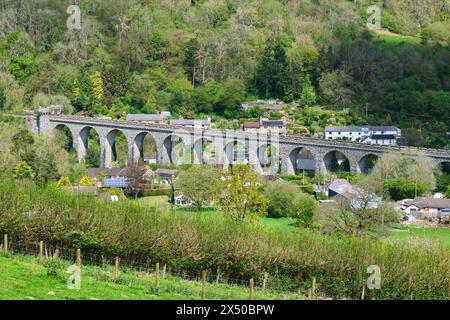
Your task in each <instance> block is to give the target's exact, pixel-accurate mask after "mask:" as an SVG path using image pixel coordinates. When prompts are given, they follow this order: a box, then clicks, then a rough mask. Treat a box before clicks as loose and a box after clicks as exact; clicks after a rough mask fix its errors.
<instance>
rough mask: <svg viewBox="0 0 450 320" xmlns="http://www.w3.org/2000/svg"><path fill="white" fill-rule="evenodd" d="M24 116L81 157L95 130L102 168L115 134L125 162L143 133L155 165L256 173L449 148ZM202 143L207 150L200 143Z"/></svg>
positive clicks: (137, 153)
mask: <svg viewBox="0 0 450 320" xmlns="http://www.w3.org/2000/svg"><path fill="white" fill-rule="evenodd" d="M25 118H26V123H27V126H28V127H29V128H30V129H31V130H32V131H34V132H36V133H39V134H49V133H51V132H52V131H54V130H55V129H62V128H65V127H67V128H68V129H69V130H70V132H71V135H72V141H73V147H74V148H75V150H76V151H77V154H78V159H79V160H80V161H81V160H82V159H83V158H84V157H85V156H86V152H87V148H88V137H89V132H90V130H95V131H96V132H97V134H98V136H99V139H100V159H101V167H106V168H109V167H111V166H112V160H113V149H114V145H115V141H116V136H117V134H118V133H119V132H122V133H123V134H124V135H125V137H126V139H127V142H128V164H130V163H133V162H136V161H138V159H139V158H140V157H141V158H142V157H143V141H144V138H145V137H146V136H147V135H150V136H151V137H152V138H153V139H154V144H155V146H156V161H157V162H158V163H177V164H180V163H181V162H186V161H188V162H189V160H191V161H193V162H194V163H203V162H208V163H213V164H215V165H220V166H223V167H227V166H229V165H230V164H233V163H234V162H235V161H240V160H243V161H245V162H247V163H249V164H250V165H251V167H252V169H253V170H256V171H258V172H259V173H272V174H273V173H277V172H281V173H283V174H294V173H296V172H298V171H299V170H302V169H304V170H311V171H315V172H316V173H326V172H329V171H332V170H333V168H334V167H333V166H334V165H335V164H336V163H338V164H340V163H342V162H343V161H345V162H346V164H347V169H348V170H349V171H350V172H366V171H367V169H368V163H369V159H373V158H374V157H379V156H380V155H381V154H383V153H384V152H389V151H397V152H401V153H404V154H409V155H411V154H412V155H419V154H422V155H427V156H429V157H431V158H432V159H434V160H435V161H436V162H437V163H439V164H443V163H450V151H449V150H436V149H424V148H410V147H398V146H378V145H369V144H362V143H354V142H345V141H336V140H323V139H314V138H304V137H301V136H294V135H287V136H282V135H278V134H273V135H269V136H267V135H265V136H264V135H260V134H254V133H246V132H243V131H239V130H221V129H193V128H183V127H176V126H170V125H161V124H144V123H141V122H135V121H122V120H110V119H103V118H90V117H80V116H67V115H55V114H51V113H45V112H44V113H42V112H41V113H37V114H33V113H28V114H27V115H26V116H25ZM207 145H208V146H209V148H206V147H205V146H207ZM239 146H240V147H239ZM207 150H209V151H207ZM211 159H212V161H211ZM207 160H208V161H207Z"/></svg>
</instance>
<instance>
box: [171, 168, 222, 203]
mask: <svg viewBox="0 0 450 320" xmlns="http://www.w3.org/2000/svg"><path fill="white" fill-rule="evenodd" d="M220 177H221V171H219V170H218V169H216V168H214V167H212V166H209V165H194V166H192V167H190V168H189V169H187V170H185V171H182V172H180V173H179V175H178V178H177V180H176V188H177V189H178V190H179V191H180V192H182V193H183V194H184V195H185V196H186V197H188V198H189V199H191V200H192V201H193V202H194V205H195V206H196V207H197V209H201V208H202V207H203V206H206V205H209V203H210V202H211V201H213V200H214V198H215V196H216V192H217V186H218V184H219V179H220Z"/></svg>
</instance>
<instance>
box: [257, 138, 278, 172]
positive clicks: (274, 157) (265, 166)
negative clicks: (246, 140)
mask: <svg viewBox="0 0 450 320" xmlns="http://www.w3.org/2000/svg"><path fill="white" fill-rule="evenodd" d="M275 145H276V143H272V142H264V143H262V144H260V145H259V146H258V148H257V150H256V161H257V163H256V164H255V165H256V166H255V167H256V168H257V169H260V170H261V171H262V172H263V173H267V174H276V173H279V172H280V171H281V158H280V150H279V144H277V145H278V148H277V147H276V146H275Z"/></svg>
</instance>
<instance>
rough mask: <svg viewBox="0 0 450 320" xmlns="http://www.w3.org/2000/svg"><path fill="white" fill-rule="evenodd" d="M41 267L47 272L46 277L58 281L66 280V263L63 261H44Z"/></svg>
mask: <svg viewBox="0 0 450 320" xmlns="http://www.w3.org/2000/svg"><path fill="white" fill-rule="evenodd" d="M42 265H43V266H44V267H45V269H46V270H47V276H49V277H52V278H56V279H60V280H64V279H65V278H66V275H65V274H64V273H65V268H66V263H65V262H64V261H63V260H61V259H58V258H50V259H45V260H44V261H43V262H42Z"/></svg>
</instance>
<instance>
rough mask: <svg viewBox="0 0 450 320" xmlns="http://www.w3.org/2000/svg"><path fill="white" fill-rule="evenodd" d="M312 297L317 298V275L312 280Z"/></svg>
mask: <svg viewBox="0 0 450 320" xmlns="http://www.w3.org/2000/svg"><path fill="white" fill-rule="evenodd" d="M312 298H313V299H316V277H313V282H312Z"/></svg>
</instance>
